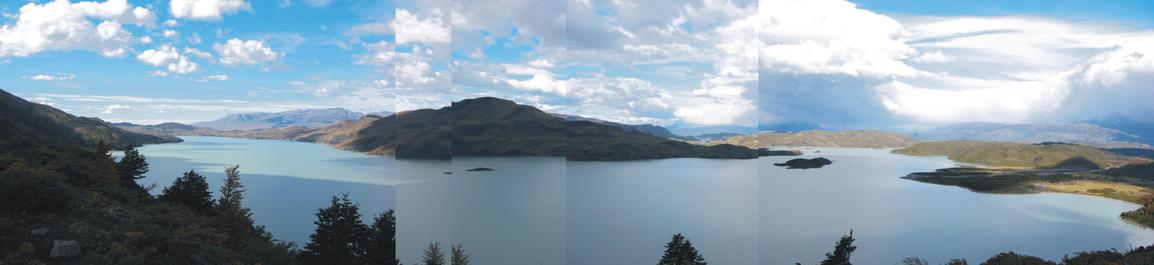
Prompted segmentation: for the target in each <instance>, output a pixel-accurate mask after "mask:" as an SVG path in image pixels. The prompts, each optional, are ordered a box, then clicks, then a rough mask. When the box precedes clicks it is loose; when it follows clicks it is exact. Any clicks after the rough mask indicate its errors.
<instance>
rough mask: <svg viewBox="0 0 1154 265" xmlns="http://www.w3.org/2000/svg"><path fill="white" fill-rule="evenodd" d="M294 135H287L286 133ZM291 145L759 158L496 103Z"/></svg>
mask: <svg viewBox="0 0 1154 265" xmlns="http://www.w3.org/2000/svg"><path fill="white" fill-rule="evenodd" d="M286 133H288V131H286ZM293 134H294V135H286V136H287V137H285V138H286V139H294V140H300V141H310V142H318V143H326V144H330V145H334V146H336V147H338V148H342V149H347V150H354V151H359V152H370V153H375V154H385V155H396V156H397V157H398V158H416V159H447V158H449V157H451V156H564V157H567V158H568V159H569V160H585V161H588V160H637V159H660V158H677V157H699V158H737V159H748V158H756V157H757V151H756V150H753V149H749V148H745V147H739V146H733V145H717V146H701V145H694V144H690V143H685V142H682V141H677V140H670V139H667V138H662V137H657V136H654V135H650V134H647V133H643V132H638V131H626V130H623V129H621V128H619V127H616V126H611V125H604V124H598V123H595V122H589V121H566V120H565V119H563V118H559V117H555V116H553V115H550V114H548V113H545V112H543V111H541V110H539V109H537V108H534V107H530V106H525V105H519V104H517V103H514V102H512V101H508V100H504V99H498V98H491V97H485V98H476V99H467V100H462V101H458V102H454V103H453V104H452V106H449V107H444V108H440V109H435V110H434V109H420V110H413V111H407V112H401V113H397V114H395V115H391V116H388V117H378V116H367V117H365V118H362V119H361V120H359V121H356V122H345V123H341V124H337V125H334V126H329V127H325V128H320V129H315V130H312V131H310V132H307V133H300V132H299V131H294V132H293Z"/></svg>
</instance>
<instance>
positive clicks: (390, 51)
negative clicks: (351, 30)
mask: <svg viewBox="0 0 1154 265" xmlns="http://www.w3.org/2000/svg"><path fill="white" fill-rule="evenodd" d="M362 46H364V48H365V51H366V52H367V53H365V54H361V55H358V56H357V61H356V63H357V64H365V65H378V66H379V65H386V64H390V63H392V62H393V58H395V57H396V56H397V52H396V50H394V48H393V45H392V44H391V43H389V42H388V41H379V42H376V43H364V44H362Z"/></svg>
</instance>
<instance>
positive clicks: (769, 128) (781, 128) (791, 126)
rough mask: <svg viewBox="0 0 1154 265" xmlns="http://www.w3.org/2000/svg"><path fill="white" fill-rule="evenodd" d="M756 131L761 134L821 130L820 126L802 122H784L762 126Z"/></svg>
mask: <svg viewBox="0 0 1154 265" xmlns="http://www.w3.org/2000/svg"><path fill="white" fill-rule="evenodd" d="M758 129H759V130H761V131H763V132H804V131H816V130H821V129H822V128H821V125H817V124H812V123H802V122H786V123H777V124H762V125H760V126H758Z"/></svg>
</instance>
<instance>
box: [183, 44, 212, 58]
mask: <svg viewBox="0 0 1154 265" xmlns="http://www.w3.org/2000/svg"><path fill="white" fill-rule="evenodd" d="M184 54H188V55H192V56H195V57H197V58H200V59H204V60H209V61H211V60H212V59H214V57H213V56H212V54H211V53H208V52H206V51H202V50H198V49H196V48H188V47H186V48H184Z"/></svg>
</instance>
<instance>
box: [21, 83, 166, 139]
mask: <svg viewBox="0 0 1154 265" xmlns="http://www.w3.org/2000/svg"><path fill="white" fill-rule="evenodd" d="M0 135H2V136H3V137H0V145H7V144H12V143H13V142H16V141H23V140H33V141H35V142H40V143H42V144H44V145H52V144H72V145H92V144H95V143H96V142H97V141H99V140H104V141H106V142H107V143H108V144H110V145H112V146H113V147H124V146H130V145H131V146H139V145H142V144H155V143H170V142H180V139H179V138H176V137H171V136H157V135H149V134H141V133H134V132H129V131H127V130H124V129H121V128H117V127H116V126H113V125H112V124H111V123H108V122H105V121H103V120H100V119H97V118H86V117H76V116H73V115H71V114H68V113H66V112H64V111H61V110H58V109H56V108H53V107H51V106H47V105H42V104H36V103H32V102H28V101H27V100H24V99H22V98H20V97H17V96H15V95H12V94H9V93H8V92H6V91H3V90H0ZM17 138H19V139H17Z"/></svg>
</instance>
